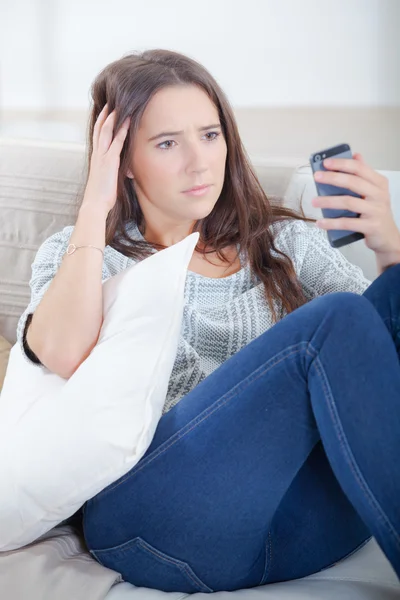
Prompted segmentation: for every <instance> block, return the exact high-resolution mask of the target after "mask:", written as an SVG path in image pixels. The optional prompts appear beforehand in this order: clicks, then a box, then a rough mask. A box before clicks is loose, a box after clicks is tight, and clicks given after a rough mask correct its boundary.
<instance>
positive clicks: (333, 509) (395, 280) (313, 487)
mask: <svg viewBox="0 0 400 600" xmlns="http://www.w3.org/2000/svg"><path fill="white" fill-rule="evenodd" d="M399 273H400V265H396V266H394V267H390V268H389V269H387V270H386V271H384V272H383V273H382V274H381V275H380V276H379V277H377V278H376V279H375V280H374V281H373V282H372V284H371V285H370V286H369V287H368V288H367V289H366V290H365V292H364V294H363V296H364V297H365V298H367V299H368V300H369V302H370V303H371V304H372V305H373V306H374V308H375V310H376V311H377V312H378V314H379V315H380V317H381V318H382V321H383V323H384V324H385V325H386V327H387V329H388V330H389V332H390V335H391V336H392V338H393V341H394V343H395V346H396V349H397V352H398V355H399V358H400V275H399ZM370 538H371V533H370V532H369V530H368V528H367V526H366V525H365V523H364V521H362V520H361V518H360V517H359V516H358V513H357V511H356V510H355V508H354V506H353V505H352V504H351V502H350V501H349V499H348V498H347V496H346V495H345V494H344V493H343V491H342V488H341V487H340V485H339V483H338V480H337V478H336V477H335V475H334V473H333V471H332V468H331V465H330V463H329V461H328V459H327V456H326V453H325V450H324V447H323V445H322V442H321V441H320V442H318V444H317V445H316V446H315V447H314V449H313V451H312V452H311V454H310V456H309V457H308V458H307V460H306V461H305V463H304V465H303V466H302V467H301V469H300V471H299V472H298V474H297V475H296V477H295V479H294V480H293V482H292V484H291V486H290V488H289V489H288V491H287V492H286V494H285V496H284V497H283V499H282V501H281V503H280V505H279V507H278V509H277V511H276V513H275V515H274V518H273V521H272V524H271V528H270V532H269V536H268V539H267V554H268V556H269V561H268V571H267V570H266V572H265V574H264V577H263V580H262V581H263V583H274V582H276V581H281V580H284V579H286V578H290V579H295V578H298V577H300V576H304V573H306V572H307V571H308V572H310V573H312V572H313V568H314V565H315V555H316V554H318V553H319V552H320V550H321V548H327V547H329V551H328V552H327V556H330V557H331V558H332V562H329V563H327V564H326V565H325V566H323V567H322V565H321V568H326V567H328V566H331V565H332V564H334V563H335V562H336V561H338V560H342V559H343V558H344V557H345V556H347V555H348V554H351V553H352V552H354V551H355V550H356V549H358V548H360V547H362V546H363V545H364V544H365V543H366V541H368V540H369V539H370ZM357 540H359V542H360V543H359V544H358V543H357ZM346 546H347V550H346ZM343 553H345V554H343ZM335 556H336V559H335V558H334V557H335Z"/></svg>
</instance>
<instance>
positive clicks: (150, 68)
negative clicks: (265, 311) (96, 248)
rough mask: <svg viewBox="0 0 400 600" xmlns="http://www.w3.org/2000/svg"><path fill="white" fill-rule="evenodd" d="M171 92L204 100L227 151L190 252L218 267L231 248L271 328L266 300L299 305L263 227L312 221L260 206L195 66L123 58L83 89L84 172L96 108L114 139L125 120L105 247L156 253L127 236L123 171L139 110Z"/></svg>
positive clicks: (281, 257)
mask: <svg viewBox="0 0 400 600" xmlns="http://www.w3.org/2000/svg"><path fill="white" fill-rule="evenodd" d="M171 85H196V86H198V87H199V88H201V89H202V90H203V91H205V92H206V94H207V95H208V97H209V98H210V100H211V101H212V102H213V104H214V105H215V107H216V108H217V110H218V113H219V118H220V122H221V126H222V132H223V135H224V138H225V141H226V145H227V158H226V166H225V179H224V184H223V187H222V191H221V194H220V196H219V198H218V201H217V202H216V204H215V206H214V208H213V210H212V211H211V213H210V214H209V215H207V216H206V217H205V218H204V219H201V220H199V221H197V222H196V224H195V226H194V228H193V231H199V232H200V237H199V242H200V241H201V243H202V245H201V248H200V246H199V247H197V248H196V250H197V251H198V252H202V253H203V254H204V255H206V254H208V253H209V252H216V253H217V256H218V257H219V258H220V259H222V260H224V261H226V262H229V261H228V260H227V259H226V256H225V254H224V252H223V249H224V248H227V247H230V246H232V245H235V246H236V245H237V244H239V245H240V250H241V251H242V252H244V255H245V257H246V259H247V260H249V263H250V267H251V272H252V275H253V277H255V278H256V279H257V278H259V280H260V281H261V282H262V283H263V285H264V290H265V297H266V300H267V302H268V305H269V307H270V309H271V311H272V315H273V318H274V320H275V321H277V320H278V316H277V313H276V309H275V306H274V304H275V302H274V300H275V301H276V300H277V299H279V300H280V301H281V303H282V306H283V308H284V309H285V310H286V311H287V312H288V313H289V312H292V311H293V310H294V309H296V308H298V307H299V306H301V305H302V304H304V303H305V302H306V298H305V296H304V294H303V291H302V288H301V285H300V282H299V281H298V279H297V276H296V273H295V270H294V267H293V264H292V261H291V260H290V258H289V257H288V256H286V255H285V254H284V253H283V252H281V251H280V250H278V249H277V248H276V247H275V245H274V239H273V234H272V232H271V231H270V226H271V224H272V223H273V222H276V221H282V220H284V219H301V220H303V221H314V219H309V218H307V217H306V216H305V215H304V213H303V211H302V212H301V214H300V213H298V212H297V211H295V210H293V209H290V208H287V207H284V206H282V205H281V204H280V203H279V202H272V201H270V200H269V199H268V198H267V196H266V194H265V192H264V190H263V188H262V186H261V184H260V182H259V181H258V178H257V176H256V173H255V170H254V169H253V167H252V165H251V162H250V159H249V157H248V155H247V152H246V150H245V149H244V147H243V144H242V141H241V139H240V136H239V131H238V127H237V124H236V120H235V117H234V113H233V110H232V107H231V106H230V103H229V101H228V99H227V97H226V95H225V93H224V92H223V91H222V89H221V88H220V86H219V85H218V83H217V82H216V81H215V79H214V78H213V77H212V75H211V74H210V73H209V72H208V71H207V70H206V69H205V68H204V67H203V66H202V65H201V64H199V63H198V62H196V61H195V60H193V59H191V58H189V57H187V56H185V55H183V54H179V53H177V52H173V51H170V50H163V49H155V50H147V51H145V52H142V53H132V54H129V55H126V56H123V57H122V58H121V59H119V60H116V61H114V62H112V63H110V64H109V65H107V66H106V67H105V68H104V69H103V70H102V71H101V72H100V73H99V74H98V75H97V77H96V79H95V80H94V82H93V84H92V86H91V94H92V99H93V106H92V109H91V114H90V118H89V123H88V130H87V144H86V147H87V149H88V154H87V157H86V160H87V162H86V165H90V157H91V155H92V151H93V128H94V125H95V123H96V120H97V117H98V115H99V113H100V111H101V110H102V108H103V106H104V105H105V104H106V103H108V112H109V113H111V112H112V111H113V110H115V123H114V134H115V132H117V131H118V130H119V128H120V127H121V125H122V123H123V122H124V120H125V119H126V118H127V117H130V119H131V120H130V130H129V131H128V134H127V137H126V139H125V142H124V147H123V149H122V152H121V157H120V168H119V174H118V184H117V201H116V203H115V205H114V207H113V209H112V210H111V211H110V212H109V214H108V217H107V223H106V245H110V246H111V247H113V248H114V249H115V250H117V251H118V252H121V253H122V254H124V255H125V256H128V257H131V258H133V259H136V260H141V259H143V258H146V257H147V256H149V255H150V254H151V252H152V251H153V249H154V248H156V249H157V250H160V249H162V248H164V246H160V245H155V244H149V243H148V242H143V241H138V240H133V239H131V237H130V236H129V233H128V229H129V224H130V223H131V222H132V221H133V222H135V223H136V225H137V226H138V228H139V230H141V229H143V225H144V217H143V213H142V211H141V208H140V205H139V202H138V199H137V196H136V192H135V189H134V185H133V182H132V179H130V178H129V177H127V171H128V169H129V160H130V156H131V150H132V142H133V139H134V135H135V132H136V131H137V129H138V127H139V123H140V119H141V116H142V114H143V112H144V110H145V109H146V106H147V105H148V103H149V101H150V100H151V98H152V97H153V95H154V94H155V93H156V92H157V91H158V90H160V89H162V88H164V87H166V86H171ZM88 175H89V173H87V177H88ZM207 248H208V249H209V250H207ZM272 251H274V252H275V253H276V255H277V256H273V255H272Z"/></svg>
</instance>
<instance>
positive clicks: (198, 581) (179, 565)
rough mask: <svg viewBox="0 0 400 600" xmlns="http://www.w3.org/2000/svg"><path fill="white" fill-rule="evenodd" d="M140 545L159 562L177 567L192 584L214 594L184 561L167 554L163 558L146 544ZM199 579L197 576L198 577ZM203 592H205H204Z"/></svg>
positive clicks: (141, 543)
mask: <svg viewBox="0 0 400 600" xmlns="http://www.w3.org/2000/svg"><path fill="white" fill-rule="evenodd" d="M138 543H139V545H140V546H141V547H142V548H143V549H144V550H145V551H146V552H150V553H151V554H153V555H154V556H155V557H156V558H157V559H158V560H162V561H164V560H165V561H166V562H170V563H171V564H172V565H174V566H175V567H177V568H178V569H179V570H180V571H184V572H185V574H186V575H187V576H188V577H189V578H190V580H191V581H192V583H193V584H194V585H195V586H196V587H199V585H200V586H201V587H203V588H205V589H207V590H208V591H211V592H213V591H214V590H212V589H211V588H210V587H208V585H206V584H205V583H203V581H201V579H198V578H195V577H193V574H192V573H191V572H190V568H189V567H188V566H187V565H185V564H182V563H183V561H180V560H179V559H174V558H172V557H170V556H167V555H166V554H163V556H161V552H160V553H157V552H155V551H154V550H153V549H152V548H150V547H147V546H146V545H145V544H143V542H141V541H139V542H138ZM196 577H197V576H196ZM202 591H203V590H202Z"/></svg>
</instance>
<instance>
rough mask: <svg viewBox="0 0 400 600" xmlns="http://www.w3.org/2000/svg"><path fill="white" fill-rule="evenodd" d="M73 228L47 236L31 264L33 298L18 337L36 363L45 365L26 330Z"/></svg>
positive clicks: (30, 359)
mask: <svg viewBox="0 0 400 600" xmlns="http://www.w3.org/2000/svg"><path fill="white" fill-rule="evenodd" d="M73 229H74V227H73V226H68V227H64V229H63V230H62V231H58V232H57V233H54V234H53V235H51V236H50V237H49V238H47V239H46V240H45V241H44V242H43V243H42V245H41V246H40V247H39V250H38V251H37V253H36V256H35V258H34V261H33V263H32V265H31V269H32V274H31V279H30V281H29V286H30V289H31V298H30V302H29V305H28V306H27V308H26V309H25V311H24V312H23V313H22V315H21V317H20V318H19V321H18V324H17V335H16V337H17V343H18V344H19V345H20V347H21V350H22V354H23V355H24V357H25V358H26V359H27V360H28V361H30V362H31V363H33V364H36V365H41V366H43V365H42V363H41V362H40V360H39V359H38V357H37V356H36V355H35V354H34V353H33V352H32V350H31V349H30V348H29V346H28V344H27V341H26V331H27V328H28V326H29V324H30V322H31V320H32V316H33V313H34V312H35V310H36V308H37V307H38V306H39V304H40V302H41V300H42V298H43V296H44V294H45V293H46V291H47V290H48V289H49V287H50V284H51V282H52V281H53V278H54V276H55V274H56V273H57V271H58V268H59V267H60V265H61V262H62V258H63V255H64V253H65V251H66V250H67V248H68V244H69V239H70V237H71V234H72V231H73Z"/></svg>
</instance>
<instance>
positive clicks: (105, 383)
mask: <svg viewBox="0 0 400 600" xmlns="http://www.w3.org/2000/svg"><path fill="white" fill-rule="evenodd" d="M198 238H199V233H197V232H196V233H192V234H191V235H189V236H188V237H186V238H185V239H184V240H182V241H181V242H179V243H178V244H175V245H173V246H170V247H169V248H166V249H165V250H162V251H160V252H157V253H155V254H152V255H151V256H150V257H148V258H146V259H144V260H142V261H141V262H138V263H136V264H135V265H132V266H131V267H129V268H127V269H125V270H124V271H122V272H121V273H118V274H117V275H115V276H114V277H111V278H110V279H108V280H107V281H106V282H104V284H103V314H104V322H103V325H102V328H101V331H100V336H99V340H98V342H97V344H96V346H95V347H94V348H93V350H92V352H91V354H90V355H89V356H88V357H87V359H86V360H85V361H84V362H83V363H82V364H81V365H80V367H79V368H78V369H77V370H76V371H75V373H74V374H73V375H72V377H71V378H70V379H68V380H66V379H63V378H62V377H59V376H58V375H56V374H54V373H51V372H50V371H49V370H47V369H45V368H40V367H38V366H35V365H33V364H30V363H29V362H28V361H27V360H26V359H25V358H24V357H23V355H22V351H21V349H20V347H19V345H15V346H13V348H12V350H11V353H10V360H9V364H8V368H7V372H6V377H5V380H4V387H3V391H2V394H1V398H0V550H3V551H4V550H14V549H16V548H20V547H21V546H25V545H26V544H28V543H30V542H32V541H34V540H35V539H36V538H38V537H39V536H41V535H42V534H43V533H45V532H47V531H49V530H50V529H52V528H53V527H54V526H56V525H57V524H58V523H60V522H61V521H63V520H64V519H66V518H68V517H69V516H71V515H73V514H74V513H75V512H76V511H77V510H78V509H79V508H80V507H81V506H82V505H83V504H84V503H85V502H86V501H87V500H88V499H89V498H92V497H93V496H95V495H96V494H97V493H99V492H100V491H101V490H102V489H104V488H105V487H107V485H109V484H111V483H112V482H114V481H116V480H117V479H118V478H119V477H121V476H122V475H124V474H125V473H127V472H128V471H129V470H130V469H131V468H132V467H133V466H134V465H136V464H137V463H138V462H139V460H140V459H141V457H142V456H143V455H144V453H145V452H146V450H147V448H148V447H149V446H150V443H151V440H152V438H153V436H154V433H155V430H156V427H157V424H158V421H159V419H160V417H161V415H162V409H163V406H164V402H165V397H166V394H167V390H168V383H169V378H170V375H171V372H172V368H173V365H174V361H175V356H176V351H177V347H178V341H179V335H180V329H181V322H182V314H183V304H184V287H185V280H186V274H187V268H188V265H189V263H190V260H191V257H192V254H193V250H194V248H195V246H196V244H197V241H198Z"/></svg>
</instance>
